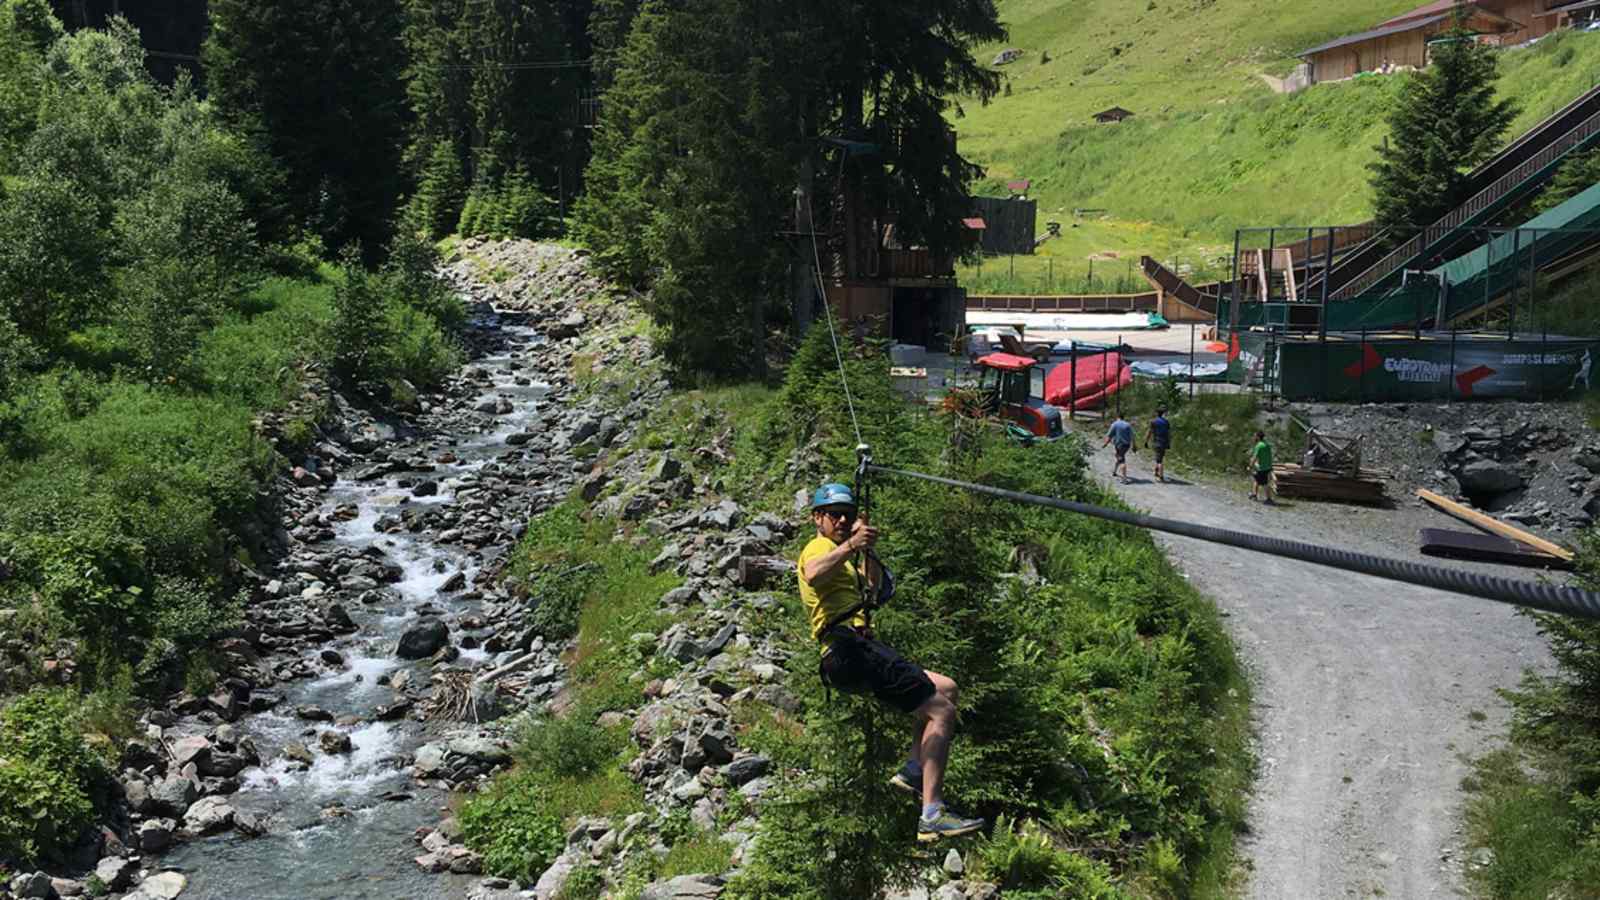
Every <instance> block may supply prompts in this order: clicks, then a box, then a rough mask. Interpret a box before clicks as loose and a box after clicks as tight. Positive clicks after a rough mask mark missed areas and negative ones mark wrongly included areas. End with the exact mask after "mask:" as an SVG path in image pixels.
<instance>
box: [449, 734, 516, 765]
mask: <svg viewBox="0 0 1600 900" xmlns="http://www.w3.org/2000/svg"><path fill="white" fill-rule="evenodd" d="M445 746H446V747H448V748H449V750H450V752H451V753H453V754H455V755H456V756H465V757H467V758H468V759H475V760H477V761H478V762H483V763H488V764H489V765H491V766H496V765H500V764H502V763H509V762H511V751H510V750H507V749H506V748H505V747H502V746H501V745H499V744H497V743H495V742H494V741H492V740H490V739H489V738H483V737H459V738H456V739H454V740H452V741H450V743H448V744H446V745H445Z"/></svg>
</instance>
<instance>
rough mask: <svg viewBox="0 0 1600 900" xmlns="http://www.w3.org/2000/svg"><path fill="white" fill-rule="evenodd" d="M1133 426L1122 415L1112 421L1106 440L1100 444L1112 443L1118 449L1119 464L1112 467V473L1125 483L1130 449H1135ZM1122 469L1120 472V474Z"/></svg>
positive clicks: (1114, 448) (1126, 481) (1113, 447)
mask: <svg viewBox="0 0 1600 900" xmlns="http://www.w3.org/2000/svg"><path fill="white" fill-rule="evenodd" d="M1133 441H1134V435H1133V426H1132V425H1130V424H1129V423H1128V421H1127V420H1126V419H1124V418H1122V416H1120V415H1119V416H1117V420H1116V421H1115V422H1112V423H1111V430H1110V431H1107V432H1106V440H1105V443H1104V444H1101V445H1100V446H1102V447H1104V446H1105V445H1106V444H1110V445H1111V447H1112V449H1113V450H1116V451H1117V464H1116V465H1114V466H1112V467H1111V474H1112V476H1114V477H1120V478H1121V479H1122V483H1123V484H1127V483H1128V451H1129V450H1132V449H1133ZM1119 471H1120V474H1119Z"/></svg>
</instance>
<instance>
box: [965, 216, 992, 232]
mask: <svg viewBox="0 0 1600 900" xmlns="http://www.w3.org/2000/svg"><path fill="white" fill-rule="evenodd" d="M961 224H962V225H965V226H966V227H967V228H969V229H971V230H973V231H983V230H985V229H987V228H988V227H989V224H988V223H987V222H985V221H983V217H982V216H969V217H968V218H965V219H962V220H961Z"/></svg>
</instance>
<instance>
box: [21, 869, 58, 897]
mask: <svg viewBox="0 0 1600 900" xmlns="http://www.w3.org/2000/svg"><path fill="white" fill-rule="evenodd" d="M51 890H52V888H51V887H50V876H49V875H46V874H45V873H43V872H29V873H28V874H26V875H18V876H17V877H15V878H13V879H11V893H12V894H14V895H15V896H17V897H25V898H30V900H31V898H34V897H40V898H43V897H48V896H50V891H51Z"/></svg>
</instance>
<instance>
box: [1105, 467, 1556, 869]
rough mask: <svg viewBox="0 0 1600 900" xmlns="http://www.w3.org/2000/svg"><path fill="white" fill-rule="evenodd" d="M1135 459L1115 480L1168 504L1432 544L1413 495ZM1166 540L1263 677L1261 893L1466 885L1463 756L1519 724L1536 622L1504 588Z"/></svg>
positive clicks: (1390, 544)
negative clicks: (1508, 694)
mask: <svg viewBox="0 0 1600 900" xmlns="http://www.w3.org/2000/svg"><path fill="white" fill-rule="evenodd" d="M1241 456H1242V451H1241ZM1132 459H1133V466H1132V471H1133V475H1134V478H1135V482H1134V483H1133V484H1129V485H1115V487H1116V489H1117V491H1118V492H1119V493H1120V494H1121V495H1122V496H1123V497H1124V498H1125V499H1126V500H1127V501H1128V502H1129V503H1130V504H1132V505H1134V506H1136V507H1140V508H1143V509H1146V510H1149V511H1151V512H1152V513H1155V514H1157V515H1163V516H1170V517H1172V518H1177V519H1184V520H1187V521H1193V522H1200V523H1203V524H1206V525H1214V526H1218V527H1224V528H1234V529H1238V530H1241V531H1253V532H1257V533H1263V534H1274V535H1279V536H1282V537H1287V538H1293V539H1297V540H1304V541H1310V542H1317V543H1326V544H1332V545H1340V546H1344V547H1347V548H1350V549H1354V550H1360V551H1364V552H1368V553H1377V554H1382V555H1386V556H1396V557H1401V558H1406V559H1422V558H1423V557H1421V556H1420V555H1419V554H1418V553H1417V552H1416V549H1415V547H1416V540H1415V539H1416V532H1415V526H1416V516H1417V514H1414V513H1412V511H1410V510H1407V509H1402V510H1398V511H1392V512H1384V511H1381V510H1358V509H1353V508H1346V507H1340V506H1335V505H1332V504H1317V503H1308V502H1297V503H1293V504H1286V505H1283V506H1278V507H1265V506H1261V505H1259V504H1255V503H1251V502H1249V501H1248V500H1247V499H1246V498H1245V496H1244V492H1243V489H1242V488H1241V489H1237V490H1236V489H1234V488H1232V487H1223V486H1217V485H1212V484H1194V483H1190V484H1174V483H1169V484H1158V483H1156V482H1155V481H1154V480H1153V479H1152V478H1151V477H1150V475H1149V464H1150V462H1151V460H1150V459H1149V458H1148V455H1147V454H1145V453H1138V454H1135V455H1134V456H1133V457H1132ZM1110 466H1111V459H1110V453H1109V451H1100V452H1098V453H1096V454H1095V455H1094V457H1093V468H1094V470H1095V472H1096V473H1097V474H1098V475H1099V476H1100V477H1101V478H1102V479H1106V478H1107V476H1108V475H1109V472H1110ZM1158 539H1160V540H1161V542H1162V544H1163V546H1165V547H1166V548H1167V550H1168V552H1169V555H1170V557H1171V558H1172V560H1173V562H1174V564H1175V565H1176V566H1178V568H1179V569H1180V570H1181V571H1183V572H1184V573H1185V574H1186V575H1187V576H1188V578H1189V579H1190V580H1191V582H1192V583H1193V584H1194V585H1196V586H1197V587H1198V588H1200V589H1201V590H1202V591H1204V592H1205V593H1206V594H1208V595H1210V596H1211V597H1213V598H1215V599H1216V601H1217V604H1218V606H1219V607H1220V608H1221V609H1222V611H1223V613H1224V615H1225V616H1226V617H1227V622H1228V623H1229V625H1230V630H1231V632H1232V634H1233V636H1234V639H1235V641H1236V642H1237V643H1238V645H1239V649H1240V652H1241V654H1242V656H1243V658H1244V659H1245V661H1246V664H1247V666H1248V667H1249V669H1250V672H1251V676H1252V681H1253V682H1254V684H1255V709H1256V712H1255V718H1256V729H1257V734H1258V737H1259V747H1258V753H1259V754H1260V763H1261V769H1260V778H1259V780H1258V783H1257V788H1256V794H1255V797H1254V798H1253V800H1252V804H1251V822H1250V827H1251V832H1252V833H1251V835H1249V836H1247V837H1246V839H1245V842H1244V854H1245V856H1246V857H1247V860H1248V862H1249V864H1250V865H1251V867H1252V870H1253V871H1252V874H1251V875H1250V882H1249V885H1248V888H1247V889H1246V891H1245V895H1246V896H1248V897H1253V898H1271V900H1282V898H1297V900H1298V898H1324V897H1341V898H1342V897H1405V898H1431V897H1454V896H1458V895H1459V894H1460V887H1461V884H1462V877H1461V857H1462V853H1461V851H1460V850H1459V847H1460V825H1459V821H1460V820H1459V810H1460V803H1461V797H1462V795H1461V793H1460V790H1459V784H1460V781H1461V777H1462V776H1463V775H1465V774H1466V773H1467V767H1466V765H1465V764H1464V763H1463V762H1462V760H1461V756H1462V755H1463V754H1467V755H1473V754H1477V753H1480V752H1481V751H1482V750H1483V749H1485V748H1486V747H1488V746H1490V745H1491V743H1492V742H1493V741H1495V740H1496V739H1497V736H1499V735H1501V734H1503V733H1504V724H1505V717H1506V710H1505V704H1504V703H1503V702H1502V701H1501V700H1500V699H1499V698H1498V697H1497V696H1496V695H1495V689H1496V688H1499V687H1507V686H1511V685H1514V684H1515V683H1516V681H1517V679H1518V678H1519V676H1520V673H1521V672H1522V670H1523V669H1524V668H1526V667H1529V666H1537V667H1541V668H1542V667H1544V666H1545V665H1547V664H1548V657H1547V654H1546V651H1545V649H1544V643H1543V641H1542V640H1541V639H1540V638H1539V636H1538V634H1537V633H1536V632H1535V630H1534V627H1533V623H1532V622H1531V621H1530V620H1529V619H1527V618H1526V617H1523V616H1520V615H1517V614H1516V613H1515V612H1514V611H1513V610H1512V609H1510V608H1509V607H1506V606H1503V605H1501V604H1497V603H1492V602H1489V601H1482V600H1476V599H1472V598H1467V597H1459V596H1456V595H1453V594H1448V593H1445V592H1442V591H1434V590H1428V589H1426V588H1420V587H1413V586H1411V585H1406V584H1400V583H1396V582H1388V581H1383V580H1380V579H1376V578H1371V577H1368V576H1363V575H1355V574H1350V573H1345V572H1340V571H1338V570H1334V569H1328V568H1323V567H1321V566H1314V565H1310V564H1308V563H1301V562H1296V561H1293V560H1286V559H1278V558H1276V557H1270V556H1264V555H1261V554H1256V553H1250V552H1248V551H1244V550H1237V549H1234V548H1231V547H1224V546H1220V545H1215V544H1207V543H1203V542H1200V541H1195V540H1191V539H1188V538H1177V537H1167V536H1159V535H1158ZM1429 561H1430V562H1435V563H1437V562H1438V561H1436V560H1429ZM1497 571H1500V572H1501V573H1502V574H1515V575H1516V577H1528V575H1527V574H1526V573H1525V572H1524V573H1516V572H1515V570H1505V569H1499V570H1497Z"/></svg>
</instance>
